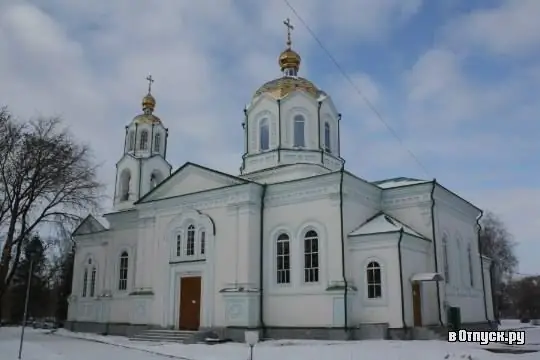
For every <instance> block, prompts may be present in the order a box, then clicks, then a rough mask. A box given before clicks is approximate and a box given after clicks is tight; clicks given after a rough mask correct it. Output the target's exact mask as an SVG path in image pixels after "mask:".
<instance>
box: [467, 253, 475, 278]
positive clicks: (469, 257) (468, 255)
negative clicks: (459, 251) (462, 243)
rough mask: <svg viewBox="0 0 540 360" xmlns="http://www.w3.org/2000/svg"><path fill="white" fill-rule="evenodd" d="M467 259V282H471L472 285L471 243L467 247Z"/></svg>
mask: <svg viewBox="0 0 540 360" xmlns="http://www.w3.org/2000/svg"><path fill="white" fill-rule="evenodd" d="M467 260H468V263H469V282H470V284H471V287H474V270H473V262H472V249H471V245H469V246H468V247H467Z"/></svg>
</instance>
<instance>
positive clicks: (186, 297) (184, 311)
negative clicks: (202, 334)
mask: <svg viewBox="0 0 540 360" xmlns="http://www.w3.org/2000/svg"><path fill="white" fill-rule="evenodd" d="M179 313H180V319H179V324H180V326H179V327H180V329H181V330H199V322H200V315H201V278H200V277H198V276H197V277H183V278H182V279H181V280H180V311H179Z"/></svg>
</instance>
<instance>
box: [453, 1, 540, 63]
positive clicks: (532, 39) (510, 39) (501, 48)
mask: <svg viewBox="0 0 540 360" xmlns="http://www.w3.org/2000/svg"><path fill="white" fill-rule="evenodd" d="M539 17H540V2H539V1H537V0H518V1H516V0H503V1H502V5H501V6H498V7H493V8H490V9H482V10H476V11H473V12H472V13H470V14H468V15H466V16H463V17H460V18H459V19H457V20H456V21H455V22H452V23H450V24H449V26H448V28H447V30H446V35H447V36H448V38H449V39H450V40H451V41H452V43H453V45H454V46H456V47H462V46H463V45H464V44H465V45H467V46H469V47H471V48H475V49H474V50H475V51H477V50H478V48H480V49H487V50H489V51H492V52H494V53H496V54H502V55H520V54H523V53H530V52H536V51H538V46H539V45H540V22H538V18H539Z"/></svg>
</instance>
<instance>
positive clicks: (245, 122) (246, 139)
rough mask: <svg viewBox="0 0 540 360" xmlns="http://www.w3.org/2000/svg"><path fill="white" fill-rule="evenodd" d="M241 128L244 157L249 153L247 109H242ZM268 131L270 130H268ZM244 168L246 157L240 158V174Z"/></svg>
mask: <svg viewBox="0 0 540 360" xmlns="http://www.w3.org/2000/svg"><path fill="white" fill-rule="evenodd" d="M242 128H243V129H244V130H245V131H244V132H245V134H244V138H245V139H244V155H246V154H247V153H248V152H249V151H248V150H249V142H248V137H249V125H248V110H247V108H244V124H243V126H242ZM269 130H270V129H269ZM245 168H246V157H245V156H242V170H241V171H242V172H243V171H244V169H245Z"/></svg>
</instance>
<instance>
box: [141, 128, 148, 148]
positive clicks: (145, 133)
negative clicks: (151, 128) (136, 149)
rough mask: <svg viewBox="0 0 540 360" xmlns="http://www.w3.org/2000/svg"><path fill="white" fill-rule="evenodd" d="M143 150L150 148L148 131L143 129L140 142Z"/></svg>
mask: <svg viewBox="0 0 540 360" xmlns="http://www.w3.org/2000/svg"><path fill="white" fill-rule="evenodd" d="M140 148H141V150H146V149H148V131H147V130H143V131H141V144H140Z"/></svg>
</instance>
